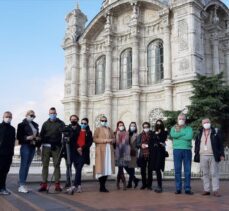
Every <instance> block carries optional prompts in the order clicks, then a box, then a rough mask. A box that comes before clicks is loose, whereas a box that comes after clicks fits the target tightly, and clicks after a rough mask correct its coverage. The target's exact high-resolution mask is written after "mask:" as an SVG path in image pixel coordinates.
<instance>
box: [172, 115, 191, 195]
mask: <svg viewBox="0 0 229 211" xmlns="http://www.w3.org/2000/svg"><path fill="white" fill-rule="evenodd" d="M185 121H186V116H185V115H184V114H180V115H179V116H178V118H177V124H176V125H175V126H174V127H172V129H171V132H170V136H171V137H172V139H173V158H174V168H175V182H176V192H175V194H181V192H182V162H183V165H184V174H185V184H184V190H185V193H186V194H188V195H192V194H193V192H192V191H191V185H190V183H191V164H192V138H193V131H192V128H191V127H189V126H187V125H186V124H185Z"/></svg>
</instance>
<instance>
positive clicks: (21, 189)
mask: <svg viewBox="0 0 229 211" xmlns="http://www.w3.org/2000/svg"><path fill="white" fill-rule="evenodd" d="M18 192H19V193H28V192H29V191H28V190H27V188H26V187H25V186H24V185H21V186H20V187H19V188H18Z"/></svg>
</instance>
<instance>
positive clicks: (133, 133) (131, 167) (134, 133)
mask: <svg viewBox="0 0 229 211" xmlns="http://www.w3.org/2000/svg"><path fill="white" fill-rule="evenodd" d="M128 133H129V144H130V158H131V159H130V162H129V163H128V166H127V167H125V170H126V172H127V173H128V175H129V181H128V185H127V188H132V183H133V182H134V188H136V187H137V186H138V183H139V179H138V178H136V177H135V168H136V167H137V148H136V143H137V137H138V130H137V124H136V122H131V123H130V125H129V130H128Z"/></svg>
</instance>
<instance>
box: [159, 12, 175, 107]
mask: <svg viewBox="0 0 229 211" xmlns="http://www.w3.org/2000/svg"><path fill="white" fill-rule="evenodd" d="M161 17H162V18H163V32H164V39H163V47H164V91H165V106H164V109H166V110H170V111H172V110H173V89H172V69H171V31H170V23H169V10H166V11H164V12H163V13H162V16H161Z"/></svg>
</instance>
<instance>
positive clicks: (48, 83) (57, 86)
mask: <svg viewBox="0 0 229 211" xmlns="http://www.w3.org/2000/svg"><path fill="white" fill-rule="evenodd" d="M37 80H39V79H37ZM27 92H29V93H31V92H34V93H33V96H34V97H33V99H27V100H26V101H21V102H15V103H13V104H12V105H11V106H10V107H9V108H10V110H11V111H12V113H13V122H12V125H13V126H17V124H18V123H19V122H21V121H22V119H23V118H24V117H25V113H26V111H27V110H30V109H32V110H34V111H35V113H36V119H35V121H36V122H37V123H38V124H39V125H40V128H41V125H42V124H43V122H44V121H46V120H47V119H48V110H49V108H50V107H55V108H56V109H57V112H58V117H59V118H61V119H63V116H64V115H63V113H64V112H63V105H62V103H61V100H62V99H63V96H64V76H63V75H55V76H53V77H51V78H49V79H47V80H43V81H42V83H41V84H40V87H39V88H38V89H30V88H28V91H27Z"/></svg>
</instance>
